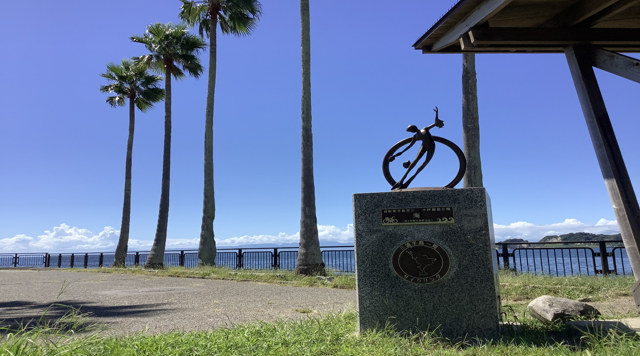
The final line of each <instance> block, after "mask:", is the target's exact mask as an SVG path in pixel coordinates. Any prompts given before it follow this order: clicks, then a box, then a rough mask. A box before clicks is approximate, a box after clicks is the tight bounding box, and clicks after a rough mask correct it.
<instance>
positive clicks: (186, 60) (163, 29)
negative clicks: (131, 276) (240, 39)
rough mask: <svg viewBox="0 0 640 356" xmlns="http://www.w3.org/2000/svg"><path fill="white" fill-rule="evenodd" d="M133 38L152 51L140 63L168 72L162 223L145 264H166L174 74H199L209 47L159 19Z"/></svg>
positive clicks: (139, 58) (159, 225)
mask: <svg viewBox="0 0 640 356" xmlns="http://www.w3.org/2000/svg"><path fill="white" fill-rule="evenodd" d="M131 40H132V41H133V42H138V43H142V44H144V46H145V47H146V48H147V50H148V51H149V52H150V54H146V55H143V56H140V57H136V58H135V60H136V63H139V64H141V65H144V66H145V67H147V68H151V69H153V70H155V71H156V72H159V73H164V78H165V79H164V80H165V91H166V99H165V101H164V110H165V114H164V150H163V153H162V190H161V191H162V192H161V194H160V209H159V213H158V226H157V227H156V236H155V238H154V239H153V246H152V247H151V251H150V252H149V256H148V258H147V263H146V264H145V268H162V267H163V266H164V250H165V245H166V242H167V223H168V221H169V183H170V171H171V77H172V76H173V77H174V78H176V79H182V78H184V77H185V72H186V73H187V74H189V75H191V76H193V77H196V78H198V77H199V76H200V74H201V73H202V65H201V64H200V60H199V59H198V57H197V54H198V53H199V52H200V50H202V49H203V48H205V47H206V45H207V44H206V43H205V42H204V41H203V40H202V39H200V37H198V36H195V35H192V34H189V31H188V30H187V27H186V26H184V25H175V26H174V25H171V24H170V23H169V24H166V25H163V24H161V23H155V24H153V25H149V26H147V32H145V33H144V34H143V35H142V36H132V37H131Z"/></svg>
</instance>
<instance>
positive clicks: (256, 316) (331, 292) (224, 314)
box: [0, 269, 356, 335]
mask: <svg viewBox="0 0 640 356" xmlns="http://www.w3.org/2000/svg"><path fill="white" fill-rule="evenodd" d="M54 303H56V304H62V305H69V306H73V307H75V308H80V310H81V311H82V312H85V313H91V315H92V316H91V321H92V322H94V323H96V324H98V326H100V330H103V332H106V333H109V334H112V335H127V334H132V333H136V332H139V331H145V332H148V333H154V334H156V333H166V332H170V331H173V330H183V331H199V330H210V329H214V328H219V327H226V326H233V325H236V324H242V323H249V322H254V321H256V320H261V321H274V320H283V319H304V318H308V317H309V316H314V315H320V314H324V313H328V312H340V311H343V310H353V309H355V306H356V292H355V291H353V290H339V289H329V288H304V287H289V286H280V285H273V284H263V283H254V282H234V281H217V280H206V279H192V278H171V277H150V276H130V275H122V274H110V273H91V272H86V273H76V272H66V271H58V270H13V269H5V270H0V321H2V320H4V324H0V325H7V324H14V323H16V322H20V321H23V322H24V321H29V320H32V319H38V318H40V317H41V316H42V315H43V314H44V313H45V311H46V310H47V308H48V307H49V306H51V305H52V304H54ZM67 310H68V309H67V308H63V307H58V306H55V307H52V308H50V309H49V311H47V317H51V318H56V317H59V316H60V315H62V314H63V313H64V312H65V311H67Z"/></svg>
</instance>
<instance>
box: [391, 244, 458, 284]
mask: <svg viewBox="0 0 640 356" xmlns="http://www.w3.org/2000/svg"><path fill="white" fill-rule="evenodd" d="M391 263H392V265H393V269H394V270H395V271H396V273H397V274H398V275H399V276H400V277H401V278H402V279H404V280H406V281H409V282H413V283H421V284H424V283H433V282H435V281H437V280H439V279H441V278H442V277H444V276H445V275H446V274H447V273H448V272H449V268H450V267H451V260H450V259H449V254H447V251H445V250H444V249H443V248H442V247H441V246H438V245H436V244H435V243H433V242H430V241H424V240H416V241H409V242H405V243H403V244H402V245H400V247H398V248H397V249H396V251H395V252H394V253H393V257H392V260H391Z"/></svg>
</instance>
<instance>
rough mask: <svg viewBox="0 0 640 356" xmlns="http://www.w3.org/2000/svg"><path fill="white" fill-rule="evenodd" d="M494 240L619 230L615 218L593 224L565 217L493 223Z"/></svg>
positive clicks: (616, 231)
mask: <svg viewBox="0 0 640 356" xmlns="http://www.w3.org/2000/svg"><path fill="white" fill-rule="evenodd" d="M493 229H494V233H495V236H496V241H502V240H506V239H525V240H529V241H531V242H535V241H538V240H540V239H541V238H543V237H545V236H549V235H562V234H568V233H570V232H590V233H593V234H605V235H610V234H617V233H619V232H620V229H619V228H618V223H617V222H616V221H615V220H606V219H600V220H599V221H598V222H597V223H596V224H595V225H589V224H585V223H583V222H582V221H580V220H577V219H566V220H565V221H563V222H561V223H556V224H549V225H535V224H531V223H528V222H524V221H518V222H515V223H511V224H509V225H499V224H493Z"/></svg>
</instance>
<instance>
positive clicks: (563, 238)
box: [540, 232, 622, 242]
mask: <svg viewBox="0 0 640 356" xmlns="http://www.w3.org/2000/svg"><path fill="white" fill-rule="evenodd" d="M614 240H622V236H620V234H615V235H601V234H592V233H589V232H572V233H569V234H564V235H560V236H558V235H549V236H545V237H543V238H542V239H541V240H540V242H576V241H614Z"/></svg>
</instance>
